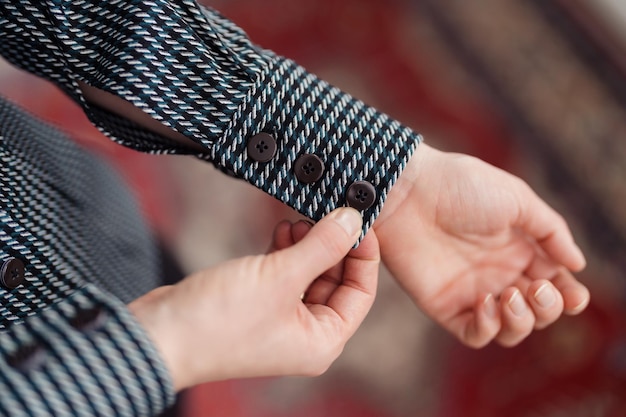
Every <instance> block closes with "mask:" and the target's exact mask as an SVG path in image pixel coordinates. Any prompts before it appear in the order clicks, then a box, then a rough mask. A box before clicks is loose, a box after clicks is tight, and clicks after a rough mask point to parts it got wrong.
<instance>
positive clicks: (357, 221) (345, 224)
mask: <svg viewBox="0 0 626 417" xmlns="http://www.w3.org/2000/svg"><path fill="white" fill-rule="evenodd" d="M334 217H335V221H336V222H337V224H338V225H339V226H341V227H342V228H343V230H345V231H346V233H347V234H348V236H354V235H356V234H357V233H359V232H360V231H361V226H362V224H363V220H362V219H361V214H360V213H359V212H358V211H356V210H355V209H353V208H348V207H344V208H341V209H338V210H337V211H336V212H335V214H334Z"/></svg>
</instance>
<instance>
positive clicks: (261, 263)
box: [129, 208, 380, 391]
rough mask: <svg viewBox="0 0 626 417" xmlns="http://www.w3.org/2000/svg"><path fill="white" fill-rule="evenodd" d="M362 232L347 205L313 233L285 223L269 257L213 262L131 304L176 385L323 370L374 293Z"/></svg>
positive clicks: (371, 261) (372, 265) (374, 246)
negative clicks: (360, 233)
mask: <svg viewBox="0 0 626 417" xmlns="http://www.w3.org/2000/svg"><path fill="white" fill-rule="evenodd" d="M360 227H361V216H360V215H359V213H358V212H356V211H355V210H353V209H349V208H344V209H339V210H336V211H334V212H333V213H331V214H330V215H328V216H327V217H326V218H324V219H323V220H322V221H320V222H319V223H318V224H317V225H315V227H313V228H311V229H310V230H309V228H310V226H309V225H306V224H305V223H303V222H301V223H297V224H296V225H291V224H290V223H288V222H283V223H281V224H279V225H278V226H277V228H276V230H275V233H274V240H273V243H272V248H271V252H270V253H269V254H267V255H259V256H250V257H246V258H241V259H236V260H233V261H229V262H225V263H222V264H219V265H218V266H216V267H214V268H210V269H207V270H203V271H200V272H198V273H195V274H193V275H191V276H189V277H188V278H186V279H185V280H183V281H182V282H181V283H179V284H177V285H174V286H168V287H161V288H158V289H156V290H154V291H152V292H150V293H148V294H147V295H146V296H143V297H141V298H139V299H137V300H136V301H134V302H132V303H131V304H130V305H129V309H130V311H131V312H132V313H133V314H135V316H136V317H137V319H138V320H139V321H140V322H141V323H142V324H143V326H144V328H145V329H146V331H147V332H148V334H149V335H150V336H151V337H152V339H153V341H154V342H155V344H156V346H157V348H158V349H159V351H160V353H161V354H162V357H163V359H164V360H165V363H166V365H167V366H168V368H169V370H170V373H171V376H172V381H173V384H174V388H175V389H176V390H177V391H178V390H181V389H184V388H187V387H190V386H193V385H196V384H199V383H202V382H208V381H216V380H223V379H231V378H247V377H258V376H279V375H307V376H314V375H320V374H321V373H323V372H324V371H326V369H328V367H329V366H330V365H331V363H332V362H333V361H334V360H335V359H336V358H337V357H338V356H339V354H340V353H341V351H342V350H343V347H344V346H345V344H346V342H347V341H348V339H349V338H350V337H351V336H352V335H353V334H354V332H355V331H356V329H357V328H358V327H359V325H360V324H361V322H362V321H363V319H364V318H365V316H366V314H367V312H368V311H369V309H370V307H371V306H372V303H373V302H374V297H375V294H376V286H377V279H378V269H379V263H380V259H379V248H378V242H377V240H376V236H375V234H374V233H371V234H368V237H367V238H366V239H365V240H364V241H363V242H362V244H361V245H360V246H359V248H358V249H354V250H352V249H351V248H352V246H353V245H354V242H355V241H356V239H357V237H358V235H359V231H360ZM296 240H297V243H295V242H296ZM305 291H308V293H307V296H306V297H305V298H304V299H301V296H302V294H303V293H304V292H305Z"/></svg>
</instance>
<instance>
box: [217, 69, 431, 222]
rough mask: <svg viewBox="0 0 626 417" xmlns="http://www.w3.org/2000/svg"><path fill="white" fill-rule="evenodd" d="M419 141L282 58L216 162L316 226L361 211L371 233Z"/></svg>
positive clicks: (254, 91) (235, 122)
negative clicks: (340, 212) (340, 213)
mask: <svg viewBox="0 0 626 417" xmlns="http://www.w3.org/2000/svg"><path fill="white" fill-rule="evenodd" d="M420 141H421V136H420V135H418V134H416V133H415V132H413V131H412V130H411V129H409V128H407V127H405V126H402V125H401V124H400V123H398V122H397V121H395V120H393V119H391V118H389V117H388V116H386V115H385V114H382V113H380V112H378V111H376V110H375V109H373V108H372V107H369V106H367V105H365V104H364V103H363V102H361V101H359V100H356V99H354V98H353V97H351V96H350V95H348V94H346V93H344V92H342V91H340V90H339V89H337V88H335V87H332V86H331V85H329V84H328V83H326V82H324V81H322V80H320V79H318V78H317V77H315V76H314V75H312V74H310V73H308V72H307V71H306V70H304V69H303V68H302V67H300V66H298V65H297V64H295V63H293V62H292V61H290V60H286V59H283V58H280V57H275V58H274V59H273V60H272V61H271V62H270V63H269V65H268V66H267V68H266V69H265V70H264V71H263V72H262V73H261V74H260V76H259V78H258V80H257V82H256V83H255V84H254V86H253V87H252V88H251V89H250V90H249V91H248V95H247V97H246V99H245V100H243V102H242V104H241V105H240V106H239V107H238V109H237V111H236V112H235V114H234V116H233V118H232V123H231V124H230V125H229V127H228V129H227V130H226V132H225V133H224V135H223V136H222V138H221V140H220V141H218V143H216V144H215V145H214V147H213V149H212V154H211V159H212V160H213V162H214V163H216V165H217V166H218V167H219V168H220V169H222V170H224V171H225V172H228V173H230V174H231V175H234V176H236V177H240V178H243V179H245V180H247V181H248V182H250V183H251V184H253V185H255V186H256V187H258V188H260V189H261V190H264V191H265V192H267V193H269V194H270V195H272V196H274V197H276V198H277V199H279V200H280V201H282V202H284V203H285V204H287V205H289V206H290V207H292V208H294V209H296V210H297V211H298V212H300V213H302V214H303V215H305V216H307V217H309V218H311V219H313V220H315V221H317V220H320V219H321V218H322V217H323V216H324V215H326V214H328V213H329V212H331V211H332V210H334V209H335V208H338V207H343V206H351V207H354V208H356V209H358V210H360V211H361V212H362V214H363V234H365V233H366V232H367V230H368V229H369V228H370V227H371V225H372V223H373V222H374V220H375V218H376V217H377V216H378V215H379V214H380V211H381V209H382V207H383V204H384V201H385V199H386V197H387V194H388V193H389V191H390V190H391V188H392V186H393V185H394V183H395V182H396V180H397V179H398V177H399V175H400V174H401V172H402V170H403V169H404V167H405V166H406V164H407V162H408V160H409V158H410V157H411V156H412V154H413V153H414V152H415V149H416V147H417V146H418V144H419V143H420Z"/></svg>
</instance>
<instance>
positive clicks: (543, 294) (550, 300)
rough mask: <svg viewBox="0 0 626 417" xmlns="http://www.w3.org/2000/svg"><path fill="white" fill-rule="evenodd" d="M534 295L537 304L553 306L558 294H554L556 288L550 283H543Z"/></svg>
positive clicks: (546, 306)
mask: <svg viewBox="0 0 626 417" xmlns="http://www.w3.org/2000/svg"><path fill="white" fill-rule="evenodd" d="M534 297H535V300H537V304H539V305H540V306H541V307H543V308H548V307H552V305H553V304H554V303H555V302H556V294H554V290H553V289H552V286H551V285H550V284H543V285H542V286H541V287H539V288H538V289H537V291H535V294H534Z"/></svg>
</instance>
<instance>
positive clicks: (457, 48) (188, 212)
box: [0, 0, 626, 417]
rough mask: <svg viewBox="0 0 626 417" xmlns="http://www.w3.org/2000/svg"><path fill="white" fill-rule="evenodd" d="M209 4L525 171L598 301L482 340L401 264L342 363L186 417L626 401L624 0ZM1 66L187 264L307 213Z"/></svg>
mask: <svg viewBox="0 0 626 417" xmlns="http://www.w3.org/2000/svg"><path fill="white" fill-rule="evenodd" d="M207 3H208V4H210V5H211V6H214V7H215V8H217V9H218V10H220V11H221V12H223V13H224V14H225V15H226V16H228V17H230V18H231V19H233V20H234V21H235V22H236V23H238V24H239V25H240V26H242V27H243V28H244V29H245V30H246V31H247V32H248V34H249V35H250V36H251V38H252V39H253V40H254V41H255V42H256V43H259V44H260V45H262V46H264V47H267V48H269V49H273V50H275V51H277V52H278V53H280V54H282V55H285V56H288V57H290V58H293V59H295V60H296V61H297V62H299V63H300V64H302V65H304V66H305V67H307V68H308V69H309V70H311V71H312V72H314V73H316V74H318V75H320V76H321V77H322V78H325V79H327V80H328V81H330V82H331V83H333V84H335V85H337V86H339V87H341V88H342V89H344V90H346V91H348V92H350V93H351V94H353V95H355V96H356V97H358V98H360V99H362V100H364V101H366V102H368V103H369V104H372V105H374V106H375V107H377V108H379V109H381V110H383V111H385V112H386V113H389V114H390V115H392V116H393V117H395V118H397V119H399V120H401V121H402V122H403V123H405V124H407V125H409V126H411V127H413V128H414V129H415V130H417V131H419V132H422V133H423V134H424V135H425V137H426V140H427V141H428V142H429V143H431V144H432V145H434V146H437V147H440V148H443V149H446V150H454V151H459V152H465V153H470V154H473V155H475V156H478V157H480V158H483V159H485V160H487V161H488V162H491V163H492V164H495V165H497V166H500V167H503V168H505V169H507V170H509V171H513V172H515V173H516V174H518V175H520V176H522V177H523V178H524V179H526V180H527V181H528V182H529V183H531V185H532V186H533V187H534V188H535V189H537V190H538V192H539V193H540V194H541V195H542V196H544V197H545V198H546V199H548V201H550V203H551V204H553V205H555V206H556V207H557V208H558V209H559V210H560V211H562V212H563V213H564V215H565V216H566V218H567V219H568V221H570V222H571V224H572V225H573V227H574V230H575V234H576V236H577V239H579V240H580V241H582V244H583V247H584V248H585V250H586V253H587V254H588V257H589V261H590V265H589V268H588V269H587V271H586V272H585V273H584V274H583V276H582V279H583V280H584V281H585V282H586V283H587V284H588V285H589V286H590V287H591V288H592V291H593V302H592V305H591V307H590V308H589V310H588V311H587V312H585V313H584V314H583V315H581V316H579V317H576V318H564V319H563V320H561V321H560V322H559V323H558V324H557V325H555V326H552V327H551V328H549V329H547V330H544V331H539V332H536V333H535V334H533V335H532V336H531V337H530V338H529V339H528V340H527V341H525V342H524V343H522V344H521V345H520V346H519V347H516V348H514V349H502V348H499V347H495V346H490V347H488V348H486V349H483V350H480V351H473V350H469V349H466V348H464V347H462V346H460V345H459V344H458V343H457V342H455V341H454V340H453V339H452V338H451V337H449V336H448V335H446V334H443V333H442V332H441V331H439V330H437V329H435V328H433V326H432V325H431V324H430V323H429V322H428V321H427V320H426V319H425V318H424V317H423V316H422V315H421V314H420V313H419V312H417V310H416V309H415V308H414V307H413V306H412V305H411V303H410V301H409V300H408V299H407V297H406V296H405V295H404V294H403V293H402V292H401V291H400V290H399V289H398V288H397V287H396V286H395V284H394V283H393V282H392V280H390V279H386V280H383V282H382V283H381V289H380V291H379V297H378V300H377V302H376V305H375V307H374V309H373V311H372V313H371V315H370V317H369V318H368V319H367V321H366V322H365V324H364V326H363V328H362V329H361V330H360V331H359V333H358V334H357V335H356V337H355V339H354V340H353V342H352V343H351V344H349V345H348V347H347V349H346V352H345V353H344V355H343V356H342V358H341V359H340V360H339V361H338V362H337V364H336V365H334V366H333V368H331V370H330V372H329V373H328V374H327V375H325V376H323V377H320V378H316V379H312V380H311V379H304V378H290V379H264V380H250V381H228V382H223V383H215V384H206V385H203V386H200V387H197V388H195V389H193V390H191V391H190V392H189V393H187V396H186V398H185V414H186V415H187V416H221V415H224V416H229V417H252V416H254V417H264V416H268V417H269V416H276V417H280V416H294V415H295V416H322V415H323V416H327V417H332V416H344V417H346V416H348V417H349V416H359V417H369V416H371V417H383V416H389V417H392V416H398V417H400V416H418V415H419V416H435V417H436V416H440V417H456V416H468V417H473V416H477V417H478V416H481V417H483V416H484V417H490V416H510V417H515V416H520V417H522V416H537V417H539V416H546V417H548V416H563V415H568V416H607V417H614V416H624V415H626V402H625V400H624V399H623V392H625V388H626V333H625V331H624V328H625V327H624V324H625V323H624V317H625V316H624V313H625V309H624V301H625V297H626V291H625V290H624V285H625V283H626V280H625V279H624V278H625V277H624V275H625V271H626V247H625V245H624V242H625V240H626V227H625V224H626V215H624V214H623V207H624V203H626V187H624V185H623V178H625V177H624V174H626V172H624V170H626V169H625V168H624V166H625V165H626V164H624V161H623V159H621V158H620V157H623V156H626V145H625V143H626V141H625V140H624V139H626V127H625V121H626V117H625V116H626V114H625V113H626V111H625V108H626V106H625V103H626V81H625V80H626V77H625V74H626V71H625V68H626V67H625V66H624V62H623V56H626V55H625V54H624V49H623V48H624V38H623V32H620V31H619V30H613V28H614V27H616V26H614V23H612V22H615V21H617V22H621V24H622V25H623V24H624V21H623V20H620V18H619V17H618V18H617V20H615V18H616V16H619V14H616V13H608V15H610V16H611V17H610V18H607V10H613V9H606V8H602V7H600V6H603V5H604V2H599V3H598V4H596V5H595V6H594V7H595V8H590V7H591V6H590V5H589V4H588V2H587V3H585V2H582V1H576V2H561V1H556V0H553V1H549V2H541V1H528V2H522V1H521V0H518V1H513V0H507V1H496V0H481V1H477V2H471V3H470V2H455V1H452V0H446V1H439V2H436V1H434V0H431V1H426V0H423V1H408V0H394V1H386V2H383V1H377V0H358V1H357V0H345V1H342V2H333V1H331V0H317V1H315V2H304V1H293V0H266V1H262V2H261V1H256V2H255V1H251V0H229V1H219V0H215V1H212V2H207ZM608 3H611V2H608ZM613 5H615V3H613ZM605 7H608V6H606V5H605ZM613 7H615V6H613ZM618 7H619V4H618ZM620 10H621V9H620ZM611 19H613V20H611ZM619 26H620V25H619V23H618V25H617V27H619ZM0 83H1V84H0V92H1V93H2V94H4V95H6V96H8V97H10V98H11V99H13V100H15V101H16V102H19V103H21V104H23V105H25V106H27V107H28V108H29V109H30V110H31V111H33V112H34V113H36V114H38V115H40V116H41V117H43V118H44V119H46V120H49V121H51V122H53V123H54V124H56V125H58V126H61V127H62V129H64V130H66V131H68V132H69V133H70V134H71V136H72V137H73V138H75V139H76V140H77V141H78V142H79V143H81V144H83V145H84V146H86V147H89V148H91V149H93V150H94V151H95V152H98V153H100V154H102V155H103V156H104V157H106V158H108V159H109V160H110V161H111V162H112V163H113V164H115V166H116V167H117V168H118V169H119V170H120V171H121V172H123V173H124V175H125V176H126V178H127V179H128V181H129V183H130V184H131V186H132V188H133V189H134V190H135V191H136V194H137V196H138V198H139V199H140V201H141V202H142V207H143V208H144V211H145V213H146V215H147V216H148V218H149V219H150V220H151V222H152V224H153V226H154V228H155V229H156V230H158V231H159V233H160V234H161V236H162V237H163V238H164V239H165V240H166V241H168V242H170V245H171V246H172V247H173V248H174V250H175V251H176V252H177V253H178V254H179V255H180V259H181V260H182V262H183V264H184V265H185V267H186V268H187V269H188V270H194V269H197V268H201V267H204V266H207V265H210V264H212V263H215V262H218V261H220V260H224V259H227V258H232V257H235V256H240V255H243V254H247V253H258V252H261V251H263V250H264V248H265V245H266V244H267V242H268V240H269V236H270V231H271V229H272V227H273V225H274V224H275V223H276V222H277V221H278V220H279V219H280V218H283V217H290V216H291V217H293V213H291V212H290V211H289V210H288V209H286V208H284V207H282V206H280V205H279V204H278V203H276V202H275V201H273V200H272V199H270V198H268V197H266V196H264V195H262V194H261V193H259V192H257V191H255V190H252V189H251V188H250V187H248V186H246V185H245V184H241V183H238V182H236V181H233V180H232V179H229V178H225V177H223V176H221V175H219V174H218V173H217V172H215V171H214V170H213V169H212V168H211V167H209V166H207V165H205V164H203V163H201V162H198V161H191V162H190V161H189V158H181V157H163V156H158V157H157V156H149V155H142V154H139V153H136V152H133V151H130V150H127V149H124V148H122V147H120V146H117V145H114V144H113V143H111V142H109V141H107V140H106V139H105V138H103V137H102V136H101V135H100V134H99V133H98V132H97V131H96V130H95V129H94V128H93V127H91V126H90V125H89V123H88V122H87V121H86V119H85V117H84V116H83V115H82V113H81V112H80V110H79V109H78V108H77V107H76V106H75V105H73V104H72V103H70V102H69V101H68V100H67V99H66V98H64V97H63V96H62V95H61V94H60V93H59V92H58V91H57V90H56V89H55V88H53V87H50V86H49V85H48V84H46V83H45V82H42V81H36V80H33V79H32V78H31V77H29V76H26V75H24V74H21V73H19V72H17V71H16V70H14V69H11V68H9V67H8V65H6V64H0ZM157 185H158V186H157ZM215 195H219V196H220V198H219V199H215V198H214V196H215ZM233 207H237V208H238V209H237V210H233ZM383 273H384V274H385V275H386V273H385V272H384V271H383Z"/></svg>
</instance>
